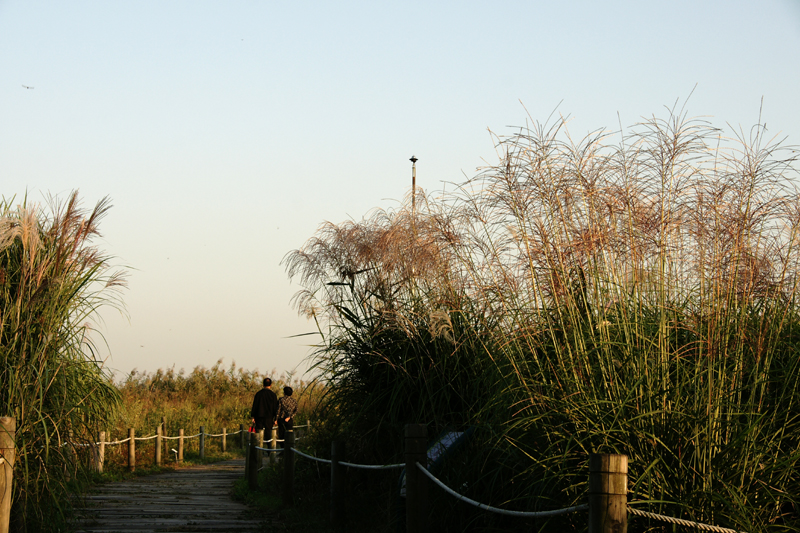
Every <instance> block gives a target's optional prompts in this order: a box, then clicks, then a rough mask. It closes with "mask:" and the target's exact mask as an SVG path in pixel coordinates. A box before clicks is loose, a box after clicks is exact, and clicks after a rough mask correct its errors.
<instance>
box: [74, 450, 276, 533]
mask: <svg viewBox="0 0 800 533" xmlns="http://www.w3.org/2000/svg"><path fill="white" fill-rule="evenodd" d="M243 475H244V460H243V459H239V460H233V461H225V462H222V463H216V464H210V465H203V466H193V467H187V468H181V469H179V470H176V471H174V472H168V473H165V474H156V475H152V476H144V477H140V478H136V479H132V480H130V481H119V482H114V483H108V484H107V485H102V486H100V487H99V488H97V489H96V490H94V491H93V492H92V493H91V494H90V495H88V496H87V497H86V507H84V508H83V509H82V510H81V514H80V517H79V519H78V521H77V522H76V524H75V525H76V529H75V531H76V532H78V533H100V532H103V533H105V532H109V533H110V532H117V531H118V532H137V531H138V532H167V531H180V532H203V533H221V532H231V533H232V532H236V533H244V532H255V531H266V530H269V531H275V530H279V531H280V530H281V529H282V527H281V525H280V524H279V523H277V522H275V521H274V520H273V519H271V518H270V517H269V516H259V515H258V513H257V512H256V511H254V510H252V509H250V508H248V507H247V506H246V505H244V504H242V503H239V502H235V501H233V499H232V498H231V489H232V487H233V483H234V481H236V480H237V479H238V478H241V477H242V476H243Z"/></svg>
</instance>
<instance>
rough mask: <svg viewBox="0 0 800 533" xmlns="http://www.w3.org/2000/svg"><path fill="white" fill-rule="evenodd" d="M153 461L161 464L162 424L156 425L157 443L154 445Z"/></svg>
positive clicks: (158, 464) (157, 464)
mask: <svg viewBox="0 0 800 533" xmlns="http://www.w3.org/2000/svg"><path fill="white" fill-rule="evenodd" d="M153 463H154V464H155V465H156V466H161V426H160V425H159V426H158V427H156V444H155V446H154V447H153Z"/></svg>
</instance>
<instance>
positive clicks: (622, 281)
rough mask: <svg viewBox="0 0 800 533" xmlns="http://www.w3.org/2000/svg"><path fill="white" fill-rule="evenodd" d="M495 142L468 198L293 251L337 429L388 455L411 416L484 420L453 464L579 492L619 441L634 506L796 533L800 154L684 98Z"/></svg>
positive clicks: (291, 266)
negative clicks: (622, 127) (696, 114)
mask: <svg viewBox="0 0 800 533" xmlns="http://www.w3.org/2000/svg"><path fill="white" fill-rule="evenodd" d="M496 146H497V151H498V158H499V160H498V162H497V163H496V164H495V165H492V166H490V167H487V168H485V169H483V170H482V171H481V172H480V173H479V174H478V175H477V176H476V177H475V178H473V179H471V180H469V181H468V182H467V183H464V184H461V185H460V186H459V187H458V188H457V192H456V193H455V194H453V195H449V196H448V197H446V198H440V199H432V198H425V197H424V196H422V198H420V197H419V196H418V201H417V202H416V206H417V208H416V209H415V210H414V211H413V212H412V211H411V209H410V207H409V204H408V203H406V204H404V205H403V206H402V207H401V208H400V209H398V210H396V211H376V212H374V213H373V214H372V215H371V216H370V217H368V218H366V219H364V220H362V221H360V222H346V223H343V224H339V225H334V224H326V225H324V226H323V227H322V228H321V230H320V231H319V232H318V234H317V236H316V237H315V238H314V239H312V240H311V241H309V242H308V243H307V244H306V245H305V246H304V247H303V248H301V249H299V250H296V251H294V252H291V253H290V254H289V255H287V258H286V265H287V271H288V273H289V275H290V277H294V276H296V277H299V279H300V281H301V283H302V284H303V285H304V290H303V291H302V292H301V293H299V294H298V297H297V299H296V303H297V304H298V306H299V308H300V310H301V311H302V312H304V313H306V314H308V315H310V316H313V317H314V318H315V319H316V320H317V321H318V323H319V324H320V331H321V333H322V334H323V339H324V340H323V342H322V343H321V344H320V347H319V349H318V351H317V352H316V356H315V357H316V362H317V368H318V369H319V370H320V371H322V373H323V375H324V376H325V379H327V382H328V383H329V385H330V387H329V389H328V394H329V398H330V402H329V404H328V406H329V409H330V410H331V412H333V411H334V410H336V412H337V417H336V419H337V420H340V421H341V420H346V421H348V422H338V423H339V424H340V426H341V431H354V432H359V433H360V434H363V435H366V436H367V437H368V438H367V439H366V442H367V444H365V445H364V450H363V453H364V454H372V455H381V454H383V455H397V454H398V453H399V452H400V450H398V449H397V447H396V446H395V445H393V444H388V445H387V444H383V443H385V442H391V441H392V440H394V441H395V442H396V441H398V440H399V439H397V438H396V436H390V435H396V434H399V433H397V432H398V431H400V429H401V428H402V425H403V424H405V423H409V422H424V423H429V424H430V425H431V426H432V427H436V428H441V427H447V426H456V427H464V426H466V425H474V426H476V427H477V428H478V431H477V432H476V439H477V440H480V441H481V444H483V445H485V446H486V447H488V448H489V449H491V450H492V453H491V454H490V453H489V452H488V451H486V452H484V453H481V451H480V449H482V448H480V447H479V448H478V449H477V450H476V451H475V455H474V456H473V457H472V459H471V462H470V466H469V468H466V467H463V468H459V469H458V471H453V472H451V473H450V474H446V476H448V475H449V476H450V478H451V481H452V482H453V483H458V485H459V486H464V485H465V484H466V486H468V487H470V489H469V490H468V495H469V496H470V497H473V498H476V499H478V500H481V501H485V502H487V503H494V504H499V505H504V506H506V507H511V508H520V509H543V508H552V507H558V506H565V505H570V504H573V503H578V502H583V501H584V499H585V490H586V459H587V455H588V454H589V453H591V452H618V453H625V454H627V455H628V456H629V457H630V460H631V472H630V482H631V500H632V505H636V506H637V507H640V508H644V509H649V510H651V511H657V512H663V513H665V514H671V515H673V516H681V517H683V518H689V519H695V520H700V521H704V522H709V523H714V524H717V525H721V526H727V527H733V528H738V529H743V530H746V531H773V530H775V531H777V530H785V529H790V530H797V528H798V508H797V506H798V504H799V503H800V502H798V500H797V494H800V478H799V477H798V475H797V465H798V459H800V440H799V439H800V437H799V436H800V408H799V406H798V400H799V399H800V395H799V394H798V384H800V365H798V361H799V360H800V359H799V358H798V333H800V313H798V311H799V310H800V309H799V308H798V305H797V298H796V296H797V295H796V292H797V283H798V273H800V269H798V266H800V264H799V263H798V260H799V259H800V254H799V253H798V235H799V232H800V199H799V198H798V193H797V190H796V183H797V177H798V176H797V170H796V156H797V151H796V150H793V149H791V148H790V147H785V146H783V144H782V143H781V142H777V141H776V140H775V139H771V138H769V137H768V132H767V130H766V128H765V126H763V125H761V124H758V125H756V126H755V127H753V128H752V129H751V130H750V131H749V132H747V133H744V132H742V131H739V132H734V134H732V135H728V136H726V134H725V132H723V131H722V130H720V129H718V128H715V127H714V126H713V125H711V124H710V122H708V121H706V120H703V119H689V118H688V117H687V116H686V115H685V114H684V113H683V112H682V111H676V110H672V111H671V112H669V113H668V114H667V117H666V118H663V119H662V118H658V117H652V118H649V119H645V120H643V121H642V122H641V123H639V124H637V125H635V126H633V127H632V128H630V129H629V131H628V132H627V133H626V134H624V135H622V134H620V133H607V132H602V131H600V132H595V133H592V134H590V135H588V136H587V137H585V138H583V139H580V140H573V138H572V137H571V136H570V135H569V133H568V131H567V129H566V124H565V123H564V122H563V121H558V122H556V123H555V124H552V125H547V124H539V123H535V122H534V123H533V125H532V126H529V127H525V128H521V129H519V130H517V131H516V132H514V133H512V134H511V135H509V136H505V137H496ZM345 426H347V427H345ZM370 436H373V437H375V438H369V437H370ZM387 446H388V448H387ZM368 449H369V450H376V449H382V450H383V452H375V451H372V452H368V451H367V450H368ZM512 482H513V484H512ZM445 504H446V503H445V501H443V505H445ZM481 520H483V522H481ZM498 520H500V519H498ZM575 520H577V522H576V521H575ZM635 520H636V523H637V524H638V525H637V526H636V527H637V528H638V527H642V528H647V527H653V528H660V527H661V525H660V524H656V523H653V524H647V523H645V521H642V520H640V519H635ZM479 522H480V523H482V524H484V526H485V527H487V528H489V527H490V523H491V520H488V519H486V520H484V519H477V518H476V522H474V524H477V523H479ZM582 523H583V522H582V518H581V517H573V518H567V519H558V520H554V521H553V523H551V527H553V528H555V529H556V530H557V529H558V528H567V527H575V528H578V527H581V526H580V524H582ZM474 524H473V525H474ZM570 524H571V526H570ZM542 525H544V524H538V526H542ZM475 527H477V526H475ZM482 527H483V526H482Z"/></svg>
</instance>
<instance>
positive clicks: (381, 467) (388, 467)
mask: <svg viewBox="0 0 800 533" xmlns="http://www.w3.org/2000/svg"><path fill="white" fill-rule="evenodd" d="M339 464H340V465H342V466H349V467H351V468H361V469H364V470H391V469H393V468H403V467H404V466H406V464H405V463H394V464H390V465H360V464H356V463H348V462H345V461H339Z"/></svg>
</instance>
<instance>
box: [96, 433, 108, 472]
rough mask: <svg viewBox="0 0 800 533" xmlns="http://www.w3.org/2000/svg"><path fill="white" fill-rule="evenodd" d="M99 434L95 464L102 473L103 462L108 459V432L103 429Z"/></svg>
mask: <svg viewBox="0 0 800 533" xmlns="http://www.w3.org/2000/svg"><path fill="white" fill-rule="evenodd" d="M97 436H98V437H99V438H98V439H97V449H96V450H95V454H96V455H95V463H94V466H95V470H97V472H98V473H100V474H102V473H103V463H104V462H105V460H106V432H105V431H101V432H100V433H98V434H97Z"/></svg>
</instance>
